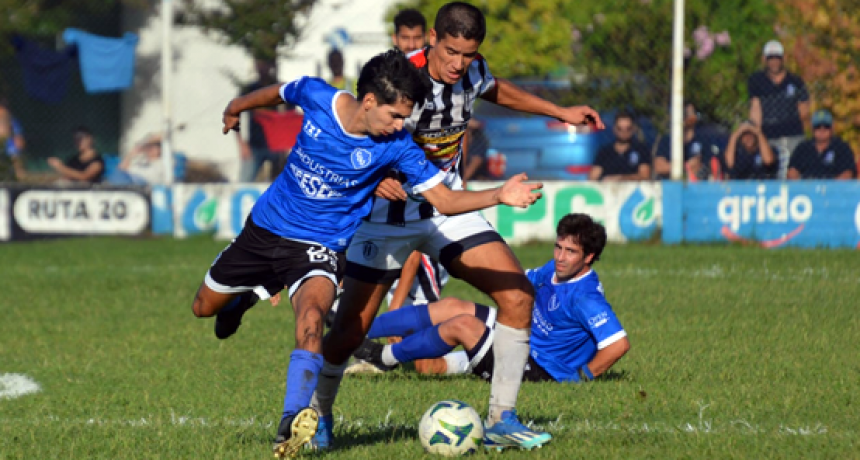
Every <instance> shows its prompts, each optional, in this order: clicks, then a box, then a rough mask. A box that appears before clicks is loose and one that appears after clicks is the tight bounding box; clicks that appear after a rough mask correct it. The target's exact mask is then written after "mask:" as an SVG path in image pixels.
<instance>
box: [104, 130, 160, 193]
mask: <svg viewBox="0 0 860 460" xmlns="http://www.w3.org/2000/svg"><path fill="white" fill-rule="evenodd" d="M107 181H108V182H109V183H111V184H115V185H160V184H164V182H165V181H164V162H163V161H162V158H161V135H160V134H150V135H149V136H147V137H146V138H144V139H143V141H142V142H140V143H138V144H137V145H135V146H134V148H133V149H132V150H131V152H129V153H128V154H126V156H125V157H124V158H123V159H122V162H120V164H119V167H118V168H117V170H116V171H115V172H114V173H113V174H111V175H110V176H109V177H108V178H107Z"/></svg>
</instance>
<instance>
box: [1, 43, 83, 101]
mask: <svg viewBox="0 0 860 460" xmlns="http://www.w3.org/2000/svg"><path fill="white" fill-rule="evenodd" d="M12 46H14V47H15V54H16V56H17V58H18V62H19V63H20V64H21V69H22V71H23V73H24V90H25V91H26V92H27V94H29V95H30V97H32V98H34V99H38V100H40V101H42V102H47V103H50V104H59V103H60V102H61V101H62V100H63V98H64V97H66V91H67V90H68V88H69V79H70V78H71V76H72V55H73V50H68V49H67V50H65V51H62V52H58V51H54V50H51V49H46V48H42V47H41V46H39V45H37V44H36V43H34V42H31V41H29V40H26V39H25V38H23V37H20V36H14V37H13V38H12Z"/></svg>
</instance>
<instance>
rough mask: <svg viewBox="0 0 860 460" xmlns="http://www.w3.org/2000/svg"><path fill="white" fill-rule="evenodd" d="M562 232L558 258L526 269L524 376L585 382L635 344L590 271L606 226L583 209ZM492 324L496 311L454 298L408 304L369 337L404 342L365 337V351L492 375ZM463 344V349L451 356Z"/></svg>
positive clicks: (372, 356)
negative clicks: (530, 295)
mask: <svg viewBox="0 0 860 460" xmlns="http://www.w3.org/2000/svg"><path fill="white" fill-rule="evenodd" d="M556 235H557V237H556V243H555V250H554V252H553V260H551V261H549V262H547V263H546V264H545V265H544V266H542V267H540V268H537V269H534V270H528V271H527V272H526V274H527V276H528V278H529V281H531V283H532V285H533V286H534V288H535V292H536V294H537V295H536V296H535V305H534V311H533V315H532V327H531V351H530V353H529V359H528V362H527V364H526V368H525V372H524V374H523V379H524V380H528V381H554V382H584V381H588V380H592V379H594V378H595V377H597V376H599V375H601V374H603V373H604V372H606V371H607V370H608V369H609V368H610V367H611V366H612V365H613V364H615V362H617V361H618V360H619V359H621V357H622V356H624V354H625V353H627V351H628V350H629V349H630V342H629V340H628V339H627V333H626V332H625V330H624V328H623V327H621V323H620V322H619V321H618V318H617V317H616V316H615V313H614V312H613V311H612V307H611V306H610V305H609V302H607V301H606V297H605V296H604V293H603V286H602V285H601V284H600V280H599V279H598V277H597V273H596V272H594V270H592V268H591V267H592V265H593V264H594V263H595V262H596V261H597V260H598V259H599V258H600V255H601V253H602V252H603V248H604V246H605V244H606V230H605V229H604V227H603V225H601V224H600V223H597V222H595V221H594V220H592V218H591V217H590V216H588V215H585V214H568V215H567V216H565V217H563V218H562V219H561V220H560V221H559V223H558V227H557V229H556ZM494 323H495V310H494V309H492V308H490V307H487V306H484V305H480V304H476V303H473V302H467V301H465V300H460V299H456V298H446V299H443V300H441V301H439V302H436V303H432V304H430V305H410V306H408V307H403V308H401V309H400V310H397V311H394V312H391V313H386V314H384V315H382V316H380V317H379V318H377V320H376V321H375V322H374V323H373V326H372V327H371V329H370V334H368V337H370V338H375V337H384V336H405V338H404V340H403V341H402V342H400V343H397V344H394V345H385V346H383V345H381V344H378V343H376V342H372V341H367V342H365V343H364V344H363V346H362V348H361V353H359V355H361V357H362V358H363V359H366V360H368V361H370V362H377V363H380V364H382V365H386V366H393V365H396V364H398V363H403V362H407V361H412V360H416V359H426V358H435V357H439V356H443V355H444V364H442V365H441V366H435V368H434V369H433V371H434V372H444V373H449V374H456V373H463V372H472V373H473V374H476V375H478V376H480V377H481V378H483V379H485V380H490V379H491V378H492V375H493V367H494V359H493V347H492V346H491V345H492V343H493V339H494V327H493V325H494ZM458 345H462V346H463V348H464V349H465V350H466V351H465V353H463V352H458V353H449V352H450V351H451V350H452V349H453V348H454V347H456V346H458ZM446 353H448V354H446ZM419 371H421V370H420V369H419Z"/></svg>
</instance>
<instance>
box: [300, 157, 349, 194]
mask: <svg viewBox="0 0 860 460" xmlns="http://www.w3.org/2000/svg"><path fill="white" fill-rule="evenodd" d="M290 169H292V171H293V175H294V176H295V177H296V182H298V184H299V187H301V189H302V192H304V193H305V195H307V196H308V197H309V198H314V199H320V200H324V199H327V198H339V197H341V196H343V195H342V194H341V193H340V192H338V191H337V190H334V189H333V188H331V186H330V185H328V184H327V183H326V181H325V180H323V178H322V177H320V176H317V175H316V174H311V173H309V172H307V171H303V170H301V169H299V168H298V167H297V166H296V165H290Z"/></svg>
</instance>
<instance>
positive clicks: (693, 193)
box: [664, 181, 860, 247]
mask: <svg viewBox="0 0 860 460" xmlns="http://www.w3.org/2000/svg"><path fill="white" fill-rule="evenodd" d="M675 187H676V188H678V189H683V191H682V198H681V199H680V214H681V216H682V219H681V220H680V222H677V221H676V219H667V222H666V225H667V228H666V230H665V231H664V236H665V233H669V238H666V239H667V240H668V241H667V242H676V241H674V240H677V237H672V234H673V230H676V229H673V228H671V227H680V231H681V236H682V239H683V240H684V241H690V242H716V241H740V242H749V243H754V244H758V245H760V246H763V247H780V246H798V247H858V245H860V183H858V182H856V181H850V182H837V181H803V182H776V181H773V182H740V181H735V182H723V183H706V184H687V185H683V186H682V185H680V184H679V185H675ZM667 198H668V197H667ZM670 206H672V205H671V204H669V203H667V207H670ZM667 212H669V211H667ZM670 213H671V212H670ZM675 234H677V232H675Z"/></svg>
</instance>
